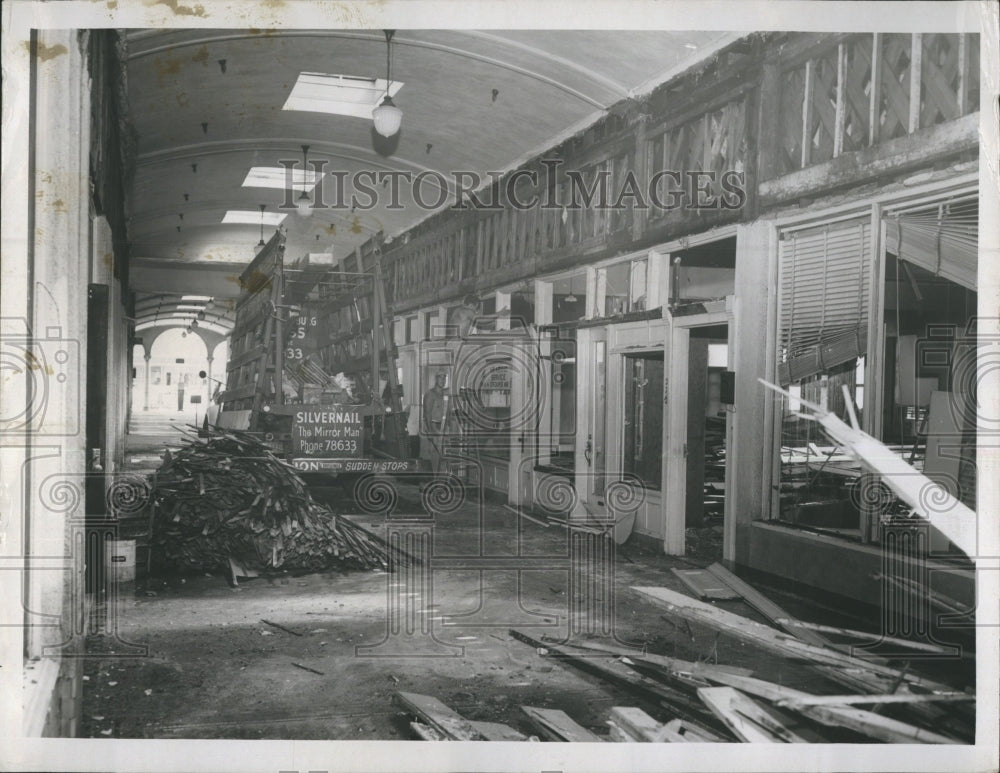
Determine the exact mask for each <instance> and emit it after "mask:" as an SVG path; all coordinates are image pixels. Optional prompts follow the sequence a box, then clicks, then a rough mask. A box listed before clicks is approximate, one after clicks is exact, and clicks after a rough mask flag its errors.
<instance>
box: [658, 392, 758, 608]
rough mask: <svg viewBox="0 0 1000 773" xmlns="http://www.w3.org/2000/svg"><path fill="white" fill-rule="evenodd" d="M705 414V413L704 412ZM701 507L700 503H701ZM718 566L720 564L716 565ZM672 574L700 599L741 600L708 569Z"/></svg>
mask: <svg viewBox="0 0 1000 773" xmlns="http://www.w3.org/2000/svg"><path fill="white" fill-rule="evenodd" d="M702 413H704V411H703V412H702ZM699 505H700V503H699ZM716 566H718V564H716ZM670 571H671V572H673V573H674V575H675V576H676V577H677V579H678V580H680V581H681V582H682V583H684V585H686V586H687V588H688V590H690V591H691V592H692V593H693V594H694V595H695V596H697V597H698V598H700V599H713V600H715V601H732V600H733V599H738V598H740V595H741V594H740V593H739V591H735V590H733V588H731V587H730V586H729V585H728V584H727V583H726V581H725V580H722V579H720V578H719V577H718V576H717V575H715V574H713V573H711V572H709V571H708V570H706V569H677V568H674V569H671V570H670Z"/></svg>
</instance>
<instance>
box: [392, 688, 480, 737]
mask: <svg viewBox="0 0 1000 773" xmlns="http://www.w3.org/2000/svg"><path fill="white" fill-rule="evenodd" d="M396 699H397V700H398V701H399V702H400V704H402V706H403V707H404V708H406V709H408V710H409V711H412V712H413V713H414V714H415V715H416V716H417V717H418V718H420V719H422V720H423V721H424V722H426V723H427V724H429V725H430V726H431V727H433V728H435V729H436V730H438V731H440V732H441V733H443V734H444V735H445V736H446V737H448V738H451V739H452V740H455V741H482V740H485V736H483V734H482V733H480V732H479V731H478V730H476V729H475V728H474V727H473V726H472V725H471V724H470V723H469V721H468V720H467V719H465V718H464V717H462V716H461V715H460V714H458V713H457V712H455V711H452V710H451V709H450V708H448V707H447V706H445V705H444V704H443V703H442V702H441V701H439V700H438V699H437V698H435V697H433V696H430V695H419V694H417V693H413V692H397V693H396Z"/></svg>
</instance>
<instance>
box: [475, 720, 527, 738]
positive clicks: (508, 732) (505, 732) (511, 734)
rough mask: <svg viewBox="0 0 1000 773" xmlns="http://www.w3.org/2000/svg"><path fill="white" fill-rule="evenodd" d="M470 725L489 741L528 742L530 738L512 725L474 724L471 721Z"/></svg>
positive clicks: (494, 723)
mask: <svg viewBox="0 0 1000 773" xmlns="http://www.w3.org/2000/svg"><path fill="white" fill-rule="evenodd" d="M469 724H470V725H472V727H473V728H475V729H476V730H477V731H478V732H480V733H482V734H483V737H484V738H485V739H486V740H487V741H527V740H528V736H526V735H525V734H524V733H521V732H519V731H517V730H515V729H514V728H512V727H511V726H510V725H505V724H503V723H502V722H474V721H472V720H471V719H470V720H469Z"/></svg>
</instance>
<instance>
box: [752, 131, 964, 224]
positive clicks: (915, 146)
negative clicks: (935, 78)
mask: <svg viewBox="0 0 1000 773" xmlns="http://www.w3.org/2000/svg"><path fill="white" fill-rule="evenodd" d="M978 132H979V114H978V113H971V114H969V115H966V116H963V117H962V118H957V119H955V120H954V121H946V122H945V123H942V124H938V125H936V126H933V127H928V128H926V129H921V130H920V131H919V132H918V133H917V134H913V135H907V136H905V137H897V138H896V139H893V140H887V141H885V142H882V143H880V144H878V145H876V146H875V147H872V148H864V149H863V150H857V151H853V152H851V153H845V154H843V155H842V156H840V157H838V158H833V159H830V160H829V161H824V162H823V163H821V164H816V165H814V166H811V167H809V168H808V169H801V170H799V171H796V172H791V173H789V174H786V175H783V176H781V177H778V178H776V179H773V180H764V181H762V182H761V183H760V184H759V186H758V187H759V193H760V199H761V205H762V206H772V205H773V204H776V203H778V202H781V201H787V200H789V199H797V198H802V197H804V196H810V195H816V194H817V193H820V192H823V191H827V190H829V189H831V188H838V187H842V186H847V185H857V184H858V183H859V182H861V181H863V180H868V179H872V178H875V177H879V176H882V175H888V174H896V173H899V172H902V171H905V170H906V169H908V168H911V167H917V166H919V167H929V166H930V165H931V164H933V163H934V162H935V161H937V160H939V159H943V158H946V157H949V156H953V155H956V154H958V153H961V152H964V151H971V150H975V149H976V148H977V147H978V145H979V134H978Z"/></svg>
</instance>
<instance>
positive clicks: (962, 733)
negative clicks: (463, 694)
mask: <svg viewBox="0 0 1000 773" xmlns="http://www.w3.org/2000/svg"><path fill="white" fill-rule="evenodd" d="M697 571H701V572H705V573H707V574H708V575H709V576H710V578H712V579H713V582H711V583H703V584H705V585H707V586H709V590H710V592H711V593H710V594H709V595H710V597H714V598H719V599H721V598H725V597H728V598H742V599H743V600H744V601H746V602H747V603H748V604H750V605H751V606H752V607H754V608H755V609H756V610H757V611H758V612H761V614H763V616H764V617H765V618H767V619H768V620H770V622H771V623H773V624H774V625H776V626H779V628H781V629H783V630H779V628H774V627H771V626H768V625H765V624H763V623H758V622H755V621H753V620H750V619H748V618H746V617H743V616H741V615H737V614H734V613H732V612H729V611H726V610H724V609H721V608H719V607H717V606H714V605H712V604H707V603H704V602H702V601H699V600H697V599H694V598H691V597H689V596H686V595H684V594H681V593H677V592H675V591H672V590H669V589H667V588H659V587H644V588H633V589H632V590H633V591H635V592H636V593H638V594H639V595H641V596H643V597H645V598H646V599H648V600H651V601H653V602H654V603H655V604H657V605H659V606H662V607H664V608H665V609H666V610H667V611H668V612H669V617H670V618H672V619H674V620H676V621H678V622H679V623H681V624H683V625H684V626H692V625H693V626H696V627H702V628H704V629H708V630H710V631H714V632H715V633H716V635H717V636H727V637H732V638H734V639H735V640H737V641H739V642H741V643H743V644H746V645H750V646H753V647H755V648H758V649H760V650H762V651H764V652H767V653H768V654H770V655H774V656H777V657H779V658H781V659H783V660H784V661H786V662H795V663H799V664H803V665H804V666H805V667H806V668H808V669H810V670H812V671H813V672H814V673H817V674H820V675H822V676H823V677H824V680H826V681H829V682H830V683H831V684H832V685H837V687H831V692H830V693H829V694H814V693H811V692H806V691H803V690H798V689H793V688H791V687H788V686H785V685H783V684H779V683H777V682H774V681H770V680H766V679H761V678H758V677H756V676H754V675H753V671H752V669H749V668H745V667H740V666H732V665H725V664H719V663H711V662H702V661H698V662H695V661H688V660H682V659H679V658H674V657H667V656H665V655H656V654H652V653H649V652H647V651H646V650H644V649H640V648H628V647H624V646H622V645H620V644H618V643H616V642H612V641H609V640H607V639H584V640H557V639H554V638H550V637H547V636H543V637H542V638H540V639H539V638H533V637H532V636H531V635H529V634H527V633H525V632H523V631H518V630H511V631H510V634H511V636H513V637H514V638H515V639H518V640H519V641H522V642H524V643H525V644H528V645H530V646H532V647H534V648H535V649H536V652H537V653H538V655H540V656H542V657H546V658H551V659H555V660H558V661H559V662H560V663H561V664H564V665H567V666H572V667H573V668H577V669H579V670H580V671H583V672H585V673H587V674H590V675H591V676H594V677H597V678H599V679H601V680H602V681H603V682H605V683H606V684H609V685H612V686H614V687H615V688H617V689H618V690H621V691H623V692H626V693H628V694H629V695H631V696H633V697H634V698H635V699H636V700H637V701H638V702H641V703H642V705H643V707H644V708H640V707H638V706H616V707H614V708H612V709H611V710H610V712H609V714H608V716H607V718H606V723H607V732H601V733H600V734H599V733H597V732H594V729H588V728H586V727H583V726H581V725H580V724H578V723H577V722H576V721H574V720H573V718H572V717H570V716H569V715H568V714H567V713H566V712H564V711H561V710H558V709H550V708H538V707H534V706H521V710H522V712H523V713H524V715H525V717H526V719H527V721H528V722H529V723H530V725H531V727H532V729H533V732H534V734H533V735H531V736H527V735H525V734H524V733H522V732H521V731H519V730H517V729H516V728H513V727H510V726H508V725H502V724H497V723H491V722H474V721H471V720H468V719H465V718H464V717H461V716H460V715H458V714H457V713H456V712H454V711H452V710H451V709H450V708H448V707H447V706H445V705H444V704H442V703H441V702H440V701H438V700H437V699H435V698H433V697H430V696H421V695H414V694H411V693H398V694H397V699H398V700H399V702H400V703H401V704H402V706H403V707H404V708H405V709H407V711H408V712H409V713H410V714H412V715H413V716H414V717H415V721H414V722H412V723H411V728H412V729H413V731H414V733H415V734H416V735H417V736H418V737H420V738H423V739H425V740H464V741H475V740H506V741H511V740H519V741H529V740H552V741H567V742H569V741H600V742H603V741H623V742H635V741H640V742H642V741H647V742H649V741H652V742H685V743H729V742H744V743H851V742H854V743H907V744H912V743H929V744H963V743H970V742H972V740H973V736H974V728H975V694H974V693H972V692H965V691H960V690H955V689H953V688H952V687H950V686H948V685H945V684H942V683H939V682H936V681H933V680H931V679H928V678H926V677H924V676H921V675H918V674H916V673H914V672H912V671H910V670H909V668H908V667H905V666H904V667H903V668H897V667H895V666H894V665H892V664H891V661H889V660H888V659H886V658H884V657H880V656H878V655H875V654H873V653H872V652H869V651H868V650H867V649H864V648H858V647H852V646H850V645H846V644H842V643H839V642H836V641H834V640H833V639H831V638H828V637H827V636H826V635H824V634H827V633H828V634H830V635H834V634H836V635H837V636H838V637H840V638H844V637H846V638H855V639H861V638H862V637H863V638H866V639H867V640H869V641H871V640H872V638H873V636H872V634H866V633H863V632H860V631H850V630H848V629H840V628H833V627H830V626H820V625H811V624H807V623H804V622H802V621H799V620H796V619H795V618H794V617H792V616H791V615H790V614H788V613H787V612H785V611H784V610H783V609H782V608H781V607H779V606H778V605H777V604H775V603H773V602H772V601H770V600H769V599H767V598H766V597H765V596H763V594H761V593H759V592H758V591H757V590H756V589H754V588H753V587H751V586H750V585H748V584H747V583H746V582H744V581H743V580H741V579H740V578H738V577H736V576H735V575H733V574H732V573H730V572H728V570H726V569H725V568H724V567H722V566H720V565H718V564H715V565H713V566H711V567H709V569H708V570H697ZM681 579H682V580H685V584H690V581H691V580H692V579H693V578H691V577H682V578H681ZM727 594H728V596H727ZM706 597H709V596H706ZM885 641H886V640H885V639H883V643H885ZM888 643H891V644H893V645H896V646H898V647H906V646H909V647H911V648H912V649H913V650H914V651H915V652H919V651H921V650H922V649H923V650H926V649H929V648H931V647H933V646H935V645H930V644H927V643H924V642H911V641H908V640H899V639H891V640H889V642H888Z"/></svg>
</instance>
